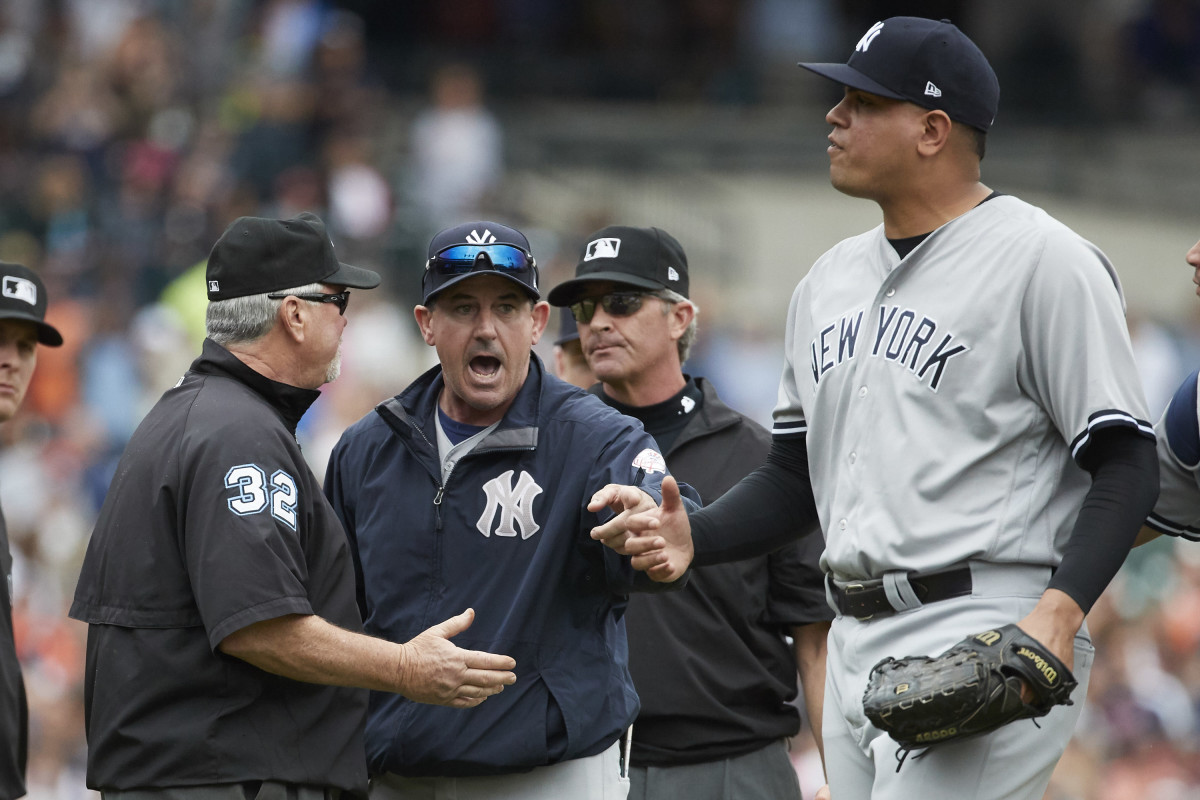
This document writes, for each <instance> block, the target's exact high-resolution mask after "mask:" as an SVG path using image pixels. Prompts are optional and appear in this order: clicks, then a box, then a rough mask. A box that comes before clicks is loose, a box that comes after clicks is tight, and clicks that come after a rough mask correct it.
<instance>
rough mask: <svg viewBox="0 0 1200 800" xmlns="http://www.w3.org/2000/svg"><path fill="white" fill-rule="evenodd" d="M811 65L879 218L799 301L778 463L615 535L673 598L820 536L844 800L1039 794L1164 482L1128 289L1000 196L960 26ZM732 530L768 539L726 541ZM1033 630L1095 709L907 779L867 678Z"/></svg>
mask: <svg viewBox="0 0 1200 800" xmlns="http://www.w3.org/2000/svg"><path fill="white" fill-rule="evenodd" d="M801 66H803V67H805V68H807V69H809V70H811V71H813V72H816V73H817V74H819V75H822V76H824V77H826V78H829V79H831V80H833V81H836V82H837V83H839V84H842V85H843V86H844V97H843V98H842V100H841V101H840V102H839V103H837V105H835V106H834V107H833V108H832V109H831V110H830V111H829V112H828V114H827V115H826V121H827V122H829V124H830V125H831V126H832V132H831V133H830V134H829V142H830V145H829V148H828V152H829V157H830V178H831V181H832V183H833V185H834V187H835V188H836V189H838V190H839V191H841V192H843V193H845V194H848V195H851V196H854V197H861V198H865V199H869V200H873V201H875V202H876V203H877V204H878V205H879V207H880V209H881V210H882V212H883V224H882V225H880V226H879V227H877V228H875V229H874V230H871V231H868V232H867V233H864V234H862V235H859V236H855V237H852V238H850V239H847V240H845V241H843V242H841V243H840V244H838V245H836V246H835V247H833V248H832V249H831V250H829V251H828V252H827V253H825V254H824V255H823V256H822V257H821V258H820V259H819V260H818V261H817V262H816V264H815V265H814V266H813V268H812V270H811V271H810V273H809V274H808V275H807V276H806V277H805V278H804V279H803V280H802V281H801V282H800V284H799V285H798V286H797V288H796V290H795V292H794V294H793V296H792V300H791V305H790V308H789V311H788V316H787V328H786V334H785V339H786V346H785V353H786V356H785V364H784V370H783V375H782V379H781V381H780V389H779V400H778V405H777V407H776V409H775V414H774V427H773V443H772V449H771V453H770V455H769V457H768V460H767V462H766V464H764V466H763V467H762V468H760V469H759V470H758V471H756V472H754V473H752V474H751V475H750V476H748V477H747V478H746V479H744V480H743V481H742V482H741V483H740V484H738V485H737V486H736V487H734V488H733V489H732V490H730V491H729V492H728V493H726V494H725V495H723V496H722V497H721V498H720V499H718V500H717V501H715V502H714V503H713V504H712V505H710V506H709V507H707V508H706V509H702V510H700V511H697V512H693V513H692V514H690V515H689V514H687V513H685V512H684V511H683V510H682V509H681V508H680V507H679V506H678V505H677V504H676V503H675V499H674V493H673V492H672V491H671V487H670V481H664V499H663V503H662V506H661V507H660V508H658V509H655V510H653V511H651V512H648V513H646V514H642V515H639V516H637V517H635V518H631V519H629V520H627V521H626V526H625V527H618V526H616V525H608V526H601V527H599V528H597V529H596V530H595V531H594V532H593V535H594V536H595V537H596V538H602V539H605V540H606V541H607V543H608V544H610V546H613V547H614V548H616V549H618V550H619V551H621V552H628V553H631V554H633V555H634V556H635V559H634V564H635V566H637V567H640V568H645V569H647V570H648V571H650V572H651V574H652V575H654V576H656V577H658V578H660V579H662V578H669V577H670V576H671V575H673V574H677V573H678V572H679V571H681V570H682V569H683V568H684V566H685V565H686V564H687V563H688V562H689V561H690V560H692V558H693V556H694V563H696V564H698V565H703V564H706V563H712V562H714V561H720V560H725V559H730V558H739V557H745V556H747V555H749V554H750V553H753V552H759V551H760V550H761V549H762V548H769V547H771V546H774V545H775V544H777V543H779V542H781V541H786V540H787V539H788V538H789V537H792V536H795V535H797V532H799V531H804V530H806V529H807V527H806V523H807V522H808V521H809V520H811V519H812V518H813V517H814V516H816V517H818V518H819V521H820V525H821V528H822V530H823V531H824V533H825V539H826V547H825V553H824V556H823V558H822V567H823V569H824V570H825V572H826V590H827V596H828V599H829V602H830V604H831V605H832V606H833V607H834V608H835V610H836V612H837V617H836V619H835V620H834V622H833V627H832V629H831V632H830V638H829V662H828V666H827V680H826V690H825V713H824V736H825V760H826V767H827V771H828V776H829V784H830V788H831V790H832V795H833V797H834V798H836V800H860V799H861V798H868V797H869V798H875V799H876V800H884V799H886V800H911V798H915V797H926V798H935V799H936V798H947V799H948V798H955V799H956V800H964V799H968V798H973V799H974V800H983V799H984V798H993V799H994V800H1001V799H1003V800H1016V799H1018V798H1027V799H1028V800H1040V798H1041V797H1042V795H1043V792H1044V791H1045V789H1046V786H1047V784H1048V782H1049V779H1050V774H1051V772H1052V771H1053V769H1054V765H1055V763H1056V762H1057V761H1058V758H1059V756H1060V755H1061V754H1062V752H1063V750H1064V749H1065V747H1066V745H1067V742H1068V741H1069V740H1070V738H1071V735H1072V731H1073V729H1074V727H1075V722H1076V719H1077V718H1078V716H1079V713H1080V709H1081V706H1082V703H1083V699H1084V697H1085V695H1086V692H1087V679H1088V675H1089V672H1090V668H1091V664H1092V659H1093V656H1094V651H1093V649H1092V646H1091V642H1090V640H1089V637H1088V634H1087V629H1086V627H1085V626H1084V624H1083V622H1084V616H1085V614H1086V612H1087V611H1088V610H1089V609H1090V607H1091V605H1092V603H1094V602H1095V600H1096V599H1097V598H1098V597H1099V595H1100V593H1101V592H1102V591H1103V590H1104V588H1105V586H1106V585H1107V584H1108V582H1109V581H1110V580H1111V578H1112V576H1113V575H1114V574H1115V573H1116V571H1117V569H1119V568H1120V565H1121V563H1122V561H1123V560H1124V558H1125V555H1126V554H1127V553H1128V551H1129V548H1130V546H1131V544H1132V543H1133V540H1134V537H1135V535H1136V534H1137V532H1138V529H1139V527H1140V525H1141V522H1142V520H1143V519H1144V518H1145V515H1146V513H1147V512H1148V511H1149V510H1150V507H1151V506H1152V505H1153V502H1154V497H1155V492H1156V488H1157V482H1158V478H1157V467H1156V461H1155V454H1154V432H1153V429H1152V427H1151V426H1150V424H1149V423H1148V422H1146V421H1145V418H1146V417H1147V411H1146V403H1145V399H1144V397H1143V396H1142V389H1141V384H1140V382H1139V379H1138V375H1137V372H1136V370H1135V367H1134V361H1133V355H1132V348H1131V346H1130V342H1129V337H1128V334H1127V332H1126V326H1125V321H1124V316H1123V314H1124V300H1123V297H1122V293H1121V287H1120V284H1119V282H1118V279H1117V275H1116V272H1115V271H1114V269H1113V266H1112V264H1111V263H1109V261H1108V259H1107V258H1106V257H1105V256H1104V254H1103V253H1102V252H1101V251H1100V250H1099V249H1097V248H1096V247H1095V246H1094V245H1092V244H1091V243H1089V242H1087V241H1085V240H1083V239H1082V238H1080V237H1079V236H1078V235H1076V234H1075V233H1073V232H1072V231H1071V230H1070V229H1068V228H1067V227H1066V226H1064V225H1062V224H1061V223H1059V222H1057V221H1056V220H1054V219H1053V218H1051V217H1050V216H1049V215H1048V214H1046V212H1044V211H1042V210H1041V209H1039V208H1035V207H1034V206H1031V205H1029V204H1028V203H1025V202H1022V201H1021V200H1018V199H1016V198H1015V197H1011V196H1006V195H1002V194H1000V193H998V192H994V191H993V190H992V189H990V188H988V187H987V186H985V185H984V184H983V183H981V181H980V160H981V159H982V157H983V153H984V147H985V142H986V134H987V131H988V130H989V129H990V128H991V125H992V121H993V119H994V117H995V114H996V110H997V106H998V100H999V85H998V82H997V80H996V77H995V74H994V73H993V71H992V69H991V66H990V65H989V64H988V62H987V59H986V58H985V57H984V56H983V54H982V53H981V52H980V50H979V49H978V48H977V47H976V46H975V44H974V43H973V42H971V41H970V40H969V39H968V38H967V37H966V36H965V35H964V34H963V33H962V32H961V31H960V30H959V29H958V28H957V27H955V26H954V25H952V24H949V23H948V22H945V21H942V22H938V21H934V20H927V19H920V18H915V17H894V18H891V19H887V20H884V21H883V22H878V23H876V24H875V25H873V26H872V27H871V28H870V30H868V31H867V32H866V34H865V35H864V36H863V37H862V38H861V39H860V40H859V42H858V44H857V46H856V47H855V49H854V52H853V53H852V54H851V56H850V58H849V61H848V62H847V63H845V64H802V65H801ZM625 491H627V490H626V489H625V488H623V487H608V488H607V489H606V490H605V491H603V492H601V493H599V494H598V495H597V498H596V499H595V500H596V502H605V501H607V500H608V499H611V497H612V496H613V495H617V496H620V495H621V494H622V493H623V492H625ZM734 520H736V521H737V525H736V526H735V525H733V524H731V523H732V522H733V521H734ZM734 529H738V530H743V531H749V532H750V534H749V536H748V537H745V538H739V539H737V540H733V539H732V538H731V537H728V536H723V535H722V533H723V532H725V531H728V530H734ZM751 539H753V541H751ZM1012 623H1018V624H1019V625H1020V627H1021V628H1022V629H1023V630H1024V631H1025V633H1027V634H1029V635H1030V636H1032V637H1033V638H1034V639H1036V640H1037V641H1038V642H1040V643H1042V644H1043V645H1044V646H1045V647H1046V648H1048V649H1049V650H1050V651H1051V652H1052V653H1054V654H1055V655H1056V656H1058V657H1059V658H1060V659H1062V661H1063V662H1064V663H1065V664H1066V665H1067V667H1068V668H1069V669H1071V670H1073V671H1074V674H1075V677H1076V678H1077V679H1078V681H1079V685H1078V687H1077V688H1076V690H1075V692H1074V694H1073V695H1072V696H1073V700H1074V703H1073V705H1062V706H1056V707H1055V708H1054V709H1053V710H1052V711H1050V712H1049V714H1048V715H1047V716H1045V717H1043V718H1042V719H1041V720H1040V727H1038V726H1035V725H1034V724H1032V723H1031V722H1030V721H1029V720H1024V721H1019V722H1015V723H1010V724H1008V725H1005V726H1002V727H1000V728H998V729H997V730H995V731H993V732H992V733H989V734H986V735H982V736H978V737H975V738H969V739H965V740H962V741H958V742H954V743H947V744H942V745H939V746H936V747H933V748H930V749H928V750H926V751H924V753H923V754H922V755H920V756H919V757H915V758H909V759H908V760H907V761H906V762H904V763H902V764H901V765H900V768H899V769H898V768H897V762H896V758H895V756H896V754H897V745H896V743H895V742H894V741H893V740H892V739H891V738H890V737H889V736H887V735H886V734H885V733H883V732H882V731H880V730H879V729H877V728H875V727H874V726H873V725H872V724H871V723H870V722H869V721H868V720H867V719H866V717H865V715H864V713H863V706H862V698H863V691H864V687H865V686H866V684H867V677H868V674H869V673H870V671H871V668H872V667H873V666H874V665H875V664H876V663H878V662H879V661H880V660H881V659H884V658H885V657H889V656H891V657H897V658H899V657H903V656H910V655H915V656H922V655H925V656H932V655H936V654H938V653H941V652H942V651H944V650H946V649H947V648H948V647H950V646H951V645H953V644H955V643H957V642H959V641H960V640H962V639H963V638H964V637H966V636H969V635H972V634H976V633H979V632H981V631H987V630H988V629H990V628H996V627H999V626H1003V625H1006V624H1012Z"/></svg>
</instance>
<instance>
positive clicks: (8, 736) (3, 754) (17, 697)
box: [0, 515, 29, 800]
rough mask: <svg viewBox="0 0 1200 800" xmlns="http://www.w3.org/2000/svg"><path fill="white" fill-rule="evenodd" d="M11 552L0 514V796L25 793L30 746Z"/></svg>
mask: <svg viewBox="0 0 1200 800" xmlns="http://www.w3.org/2000/svg"><path fill="white" fill-rule="evenodd" d="M12 566H13V561H12V552H11V551H10V550H9V549H8V527H7V526H6V525H5V524H4V516H3V515H0V580H3V581H4V586H2V587H0V800H12V798H14V797H20V796H21V795H23V794H25V756H26V752H27V748H28V743H27V742H28V740H27V738H26V737H27V736H28V734H29V725H28V719H29V712H28V710H27V709H26V706H25V684H24V683H22V682H21V665H20V663H19V662H18V661H17V648H16V645H15V644H14V642H13V621H12V601H13V577H12Z"/></svg>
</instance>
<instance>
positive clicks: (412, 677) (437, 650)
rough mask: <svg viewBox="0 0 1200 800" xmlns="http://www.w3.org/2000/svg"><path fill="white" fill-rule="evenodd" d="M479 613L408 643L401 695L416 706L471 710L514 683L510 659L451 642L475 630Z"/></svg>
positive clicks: (466, 614)
mask: <svg viewBox="0 0 1200 800" xmlns="http://www.w3.org/2000/svg"><path fill="white" fill-rule="evenodd" d="M474 620H475V611H474V610H473V609H470V608H468V609H467V610H466V611H464V612H463V613H461V614H459V615H458V616H456V617H451V618H450V619H448V620H446V621H445V622H442V623H439V624H437V625H434V626H433V627H432V628H430V629H429V630H427V631H424V632H423V633H420V634H418V635H417V636H415V637H413V638H412V639H410V640H409V641H408V643H406V644H405V645H404V655H403V656H402V657H401V661H400V675H401V680H400V683H401V686H403V687H405V688H404V690H403V691H402V692H401V693H402V694H403V695H404V696H405V697H407V698H408V699H409V700H415V701H417V702H418V703H432V704H434V705H441V706H452V707H454V708H472V707H473V706H477V705H479V704H480V703H482V702H483V701H484V700H486V699H487V698H488V697H490V696H491V695H494V694H496V693H497V692H500V691H502V690H503V689H504V687H505V686H508V685H509V684H512V683H513V682H515V681H516V679H517V676H516V675H515V674H514V673H512V672H511V671H510V670H512V669H513V668H515V667H516V663H517V662H516V661H514V660H513V659H512V658H510V657H509V656H502V655H494V654H492V653H484V652H480V651H478V650H463V649H461V648H459V647H456V646H455V645H453V644H452V643H451V642H450V639H451V638H453V637H454V636H457V635H458V634H460V633H462V632H463V631H465V630H466V629H467V628H469V627H471V623H472V622H474Z"/></svg>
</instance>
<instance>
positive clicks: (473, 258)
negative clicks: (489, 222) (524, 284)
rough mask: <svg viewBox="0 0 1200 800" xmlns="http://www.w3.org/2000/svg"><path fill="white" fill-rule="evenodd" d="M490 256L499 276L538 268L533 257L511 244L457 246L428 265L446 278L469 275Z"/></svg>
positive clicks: (444, 250)
mask: <svg viewBox="0 0 1200 800" xmlns="http://www.w3.org/2000/svg"><path fill="white" fill-rule="evenodd" d="M480 255H486V256H487V258H488V262H489V263H490V264H491V267H489V268H488V269H492V270H495V271H497V272H525V271H527V270H531V269H533V268H534V267H536V266H537V261H536V260H534V258H533V256H532V255H531V254H530V253H528V252H526V251H525V250H522V249H521V248H519V247H517V246H515V245H511V244H454V245H450V246H449V247H445V248H443V249H441V250H439V251H438V252H437V253H435V254H434V256H433V257H432V258H430V259H429V262H428V264H427V265H426V266H427V267H429V268H430V269H434V270H436V271H437V272H439V273H440V274H442V275H465V274H466V273H468V272H474V271H475V270H476V269H477V264H478V260H477V259H478V258H479V256H480Z"/></svg>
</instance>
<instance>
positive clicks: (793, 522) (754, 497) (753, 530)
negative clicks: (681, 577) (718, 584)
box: [688, 438, 820, 567]
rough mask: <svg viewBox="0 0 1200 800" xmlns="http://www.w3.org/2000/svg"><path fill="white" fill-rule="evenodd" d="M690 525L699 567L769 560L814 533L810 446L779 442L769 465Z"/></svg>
mask: <svg viewBox="0 0 1200 800" xmlns="http://www.w3.org/2000/svg"><path fill="white" fill-rule="evenodd" d="M688 520H689V521H690V522H691V525H692V544H693V546H694V547H695V551H696V553H695V559H694V560H693V564H695V566H698V567H702V566H706V565H708V564H721V563H724V562H726V561H741V560H742V559H745V558H754V557H755V556H761V555H765V554H767V553H770V552H772V551H774V550H778V549H779V548H780V547H782V546H783V545H785V544H787V543H788V542H790V541H792V540H793V539H799V538H800V537H801V536H805V535H809V534H812V533H815V532H816V531H817V530H818V529H819V527H820V526H819V524H818V519H817V505H816V502H815V501H814V500H813V493H812V482H811V481H810V480H809V475H808V445H807V443H806V442H805V440H804V439H803V438H796V439H775V440H774V441H773V442H772V443H771V452H770V453H769V454H768V455H767V460H766V463H764V464H763V465H762V466H761V467H759V468H758V469H756V470H755V471H754V472H751V473H750V474H749V475H747V476H746V477H745V478H743V479H742V480H741V481H739V482H738V483H737V485H735V486H734V487H733V488H732V489H730V490H729V491H728V492H726V493H725V494H723V495H721V496H720V497H719V498H717V499H716V500H715V501H714V502H713V503H712V504H711V505H709V506H706V507H704V508H702V509H700V510H698V511H696V512H693V513H691V514H689V515H688Z"/></svg>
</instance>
